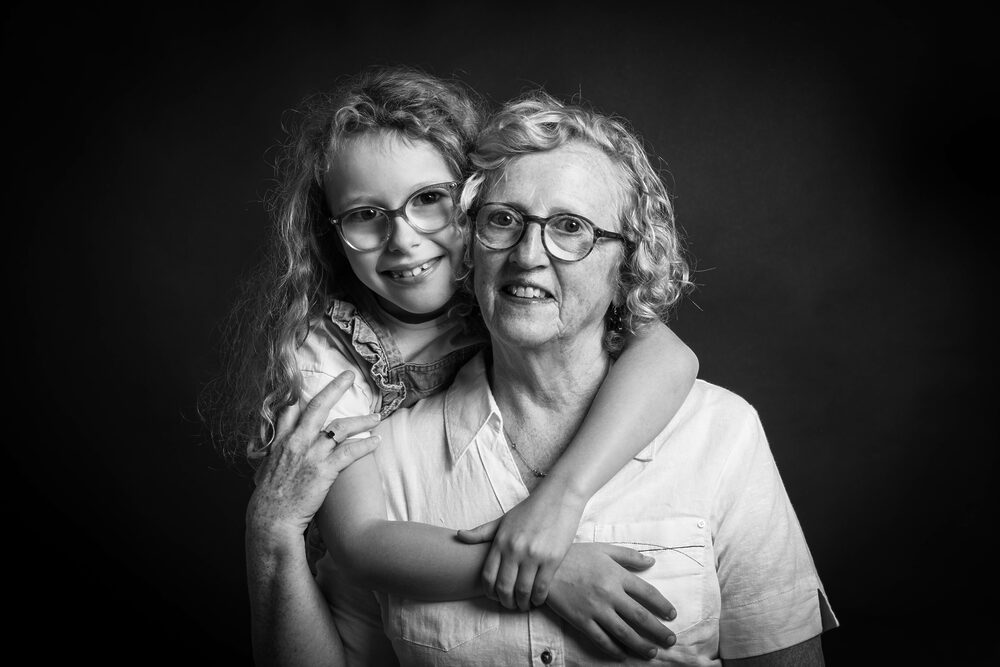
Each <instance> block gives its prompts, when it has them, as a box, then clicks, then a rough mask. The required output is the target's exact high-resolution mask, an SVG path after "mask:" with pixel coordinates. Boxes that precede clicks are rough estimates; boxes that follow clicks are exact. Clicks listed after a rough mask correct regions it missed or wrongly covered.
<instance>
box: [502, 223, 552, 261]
mask: <svg viewBox="0 0 1000 667" xmlns="http://www.w3.org/2000/svg"><path fill="white" fill-rule="evenodd" d="M510 259H511V261H512V262H515V263H517V264H520V265H521V266H522V267H524V268H528V269H530V268H534V267H536V266H545V265H547V264H548V263H549V254H548V253H547V252H545V244H544V243H543V242H542V226H541V225H539V224H538V223H537V222H530V223H528V227H527V229H525V230H524V236H522V237H521V241H520V243H518V244H517V245H516V246H514V251H513V252H512V253H511V254H510Z"/></svg>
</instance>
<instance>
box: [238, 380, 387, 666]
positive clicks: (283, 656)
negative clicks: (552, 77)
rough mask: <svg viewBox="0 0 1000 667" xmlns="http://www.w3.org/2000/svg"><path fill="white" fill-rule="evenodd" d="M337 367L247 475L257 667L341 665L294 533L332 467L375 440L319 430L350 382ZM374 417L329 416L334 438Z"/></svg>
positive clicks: (316, 502) (287, 415) (322, 492)
mask: <svg viewBox="0 0 1000 667" xmlns="http://www.w3.org/2000/svg"><path fill="white" fill-rule="evenodd" d="M352 377H353V375H352V374H350V373H344V374H342V375H340V376H338V377H337V379H335V380H334V381H333V382H330V383H329V384H328V385H327V386H326V387H325V388H324V389H323V390H322V391H320V392H319V393H318V394H317V395H316V396H315V398H313V400H312V401H310V402H309V405H308V406H307V407H306V409H305V410H304V411H303V412H302V414H301V418H300V417H299V408H298V406H291V407H289V408H288V409H286V410H285V411H284V412H283V413H282V414H281V416H280V418H279V420H278V428H277V434H276V437H275V442H274V444H273V445H272V446H271V451H270V453H269V454H268V456H267V458H266V459H265V460H264V462H263V464H262V465H261V467H260V469H259V470H258V472H257V475H256V477H255V481H256V487H255V488H254V492H253V494H252V495H251V496H250V502H249V503H248V505H247V511H246V558H247V586H248V589H249V594H250V616H251V636H252V640H253V651H254V658H255V662H256V663H257V664H258V665H341V664H344V653H343V647H342V645H341V642H340V637H339V635H338V634H337V629H336V626H335V625H334V621H333V618H332V616H331V614H330V610H329V608H328V606H327V604H326V601H325V600H324V598H323V594H322V592H321V591H320V590H319V588H318V587H317V585H316V582H315V581H314V580H313V577H312V574H311V573H310V571H309V565H308V562H307V559H306V550H305V543H304V541H303V539H302V533H303V531H304V530H305V527H306V526H307V525H308V523H309V521H310V520H311V519H312V517H313V515H314V514H315V513H316V510H317V509H318V508H319V506H320V504H321V503H322V502H323V498H324V497H325V496H326V494H327V491H328V490H329V488H330V485H331V484H333V481H334V479H336V477H337V475H338V473H339V472H340V471H341V470H342V469H343V468H345V467H346V466H348V465H350V464H351V463H352V462H353V461H355V460H357V459H358V458H360V457H362V456H365V455H366V454H368V453H370V452H371V451H372V449H373V448H374V446H375V444H376V443H377V439H376V438H363V439H357V440H352V441H350V442H346V443H342V444H340V445H336V446H335V444H334V441H333V440H331V439H329V438H327V437H326V436H325V435H321V433H320V429H322V428H323V426H324V421H325V419H326V416H327V414H328V413H329V411H330V409H331V407H332V406H333V405H334V403H336V401H337V400H338V399H339V398H340V397H341V396H342V395H343V393H344V391H346V389H347V387H348V386H349V385H350V381H351V378H352ZM377 421H378V420H377V416H364V417H353V418H348V419H338V420H335V421H334V423H333V424H332V425H331V427H332V428H333V429H334V430H335V431H336V432H337V433H338V434H342V436H349V435H352V434H355V433H361V432H363V431H367V430H368V429H370V428H371V427H372V426H374V425H375V424H376V423H377Z"/></svg>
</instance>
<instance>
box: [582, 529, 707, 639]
mask: <svg viewBox="0 0 1000 667" xmlns="http://www.w3.org/2000/svg"><path fill="white" fill-rule="evenodd" d="M594 541H595V542H609V543H612V544H617V545H620V546H623V547H628V548H630V549H635V550H636V551H638V552H640V553H643V554H645V555H646V556H651V557H653V558H655V559H656V563H655V564H654V565H653V566H652V567H650V568H649V569H648V570H640V571H638V572H636V574H638V575H639V576H640V577H642V578H643V579H644V580H646V581H648V582H649V583H650V584H652V585H653V586H655V587H656V589H657V590H659V591H660V593H662V594H663V596H664V597H665V598H667V599H668V600H670V602H671V603H672V604H673V605H674V607H675V608H676V610H677V618H675V619H674V620H673V621H669V622H667V623H666V625H667V627H669V628H670V629H671V630H673V631H674V633H675V634H677V635H680V634H681V633H682V632H684V631H685V630H687V629H689V628H691V627H693V626H695V625H697V624H698V623H700V622H701V621H702V620H704V618H705V617H706V615H707V613H708V612H707V610H709V609H710V608H711V605H708V604H706V601H707V599H708V596H709V594H710V589H711V586H712V582H714V581H716V580H717V577H716V574H715V557H714V555H713V551H712V549H711V546H710V544H711V539H710V532H709V528H708V524H707V522H706V521H704V520H703V519H700V518H698V517H674V518H670V519H661V520H657V521H643V522H638V523H624V524H614V525H609V524H597V525H595V526H594ZM678 638H680V637H678Z"/></svg>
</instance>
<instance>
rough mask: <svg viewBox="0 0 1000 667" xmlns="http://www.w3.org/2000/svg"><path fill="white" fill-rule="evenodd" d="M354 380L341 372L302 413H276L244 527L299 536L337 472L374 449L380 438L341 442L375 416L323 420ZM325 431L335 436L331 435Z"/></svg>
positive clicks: (369, 424) (367, 427)
mask: <svg viewBox="0 0 1000 667" xmlns="http://www.w3.org/2000/svg"><path fill="white" fill-rule="evenodd" d="M353 379H354V373H352V372H350V371H345V372H344V373H341V374H340V375H338V376H337V377H336V378H334V379H333V380H332V381H331V382H330V383H329V384H328V385H326V387H324V388H323V389H322V391H320V392H319V393H318V394H316V396H315V397H314V398H313V399H312V400H311V401H310V402H309V405H307V406H306V409H305V411H303V412H302V413H301V415H300V414H299V413H300V411H299V407H298V406H297V405H292V406H290V407H288V408H287V409H286V410H285V411H284V412H282V413H281V415H280V416H279V417H278V428H277V433H276V435H275V439H274V442H273V443H272V444H271V451H270V452H269V453H268V455H267V457H266V458H265V459H264V462H263V463H262V464H261V467H260V468H259V469H258V470H257V473H256V475H255V476H254V481H255V482H256V485H257V486H256V488H255V489H254V492H253V494H252V495H251V496H250V503H249V505H248V507H247V526H248V528H250V529H251V530H252V531H253V532H255V533H261V532H263V533H264V534H268V535H272V536H275V537H279V538H288V537H291V536H295V537H296V538H301V536H302V533H303V532H305V529H306V526H308V525H309V522H310V521H311V520H312V518H313V516H314V515H315V514H316V512H317V511H318V510H319V508H320V505H322V503H323V499H324V498H326V494H327V492H328V491H329V490H330V487H331V486H332V485H333V482H334V480H335V479H337V475H338V474H339V473H340V471H341V470H343V469H344V468H346V467H347V466H349V465H350V464H351V463H353V462H354V461H356V460H357V459H359V458H361V457H362V456H365V455H366V454H369V453H370V452H371V451H372V450H373V449H375V446H376V445H377V444H378V440H379V438H378V436H371V437H368V438H361V439H357V440H349V441H347V442H344V440H345V439H347V438H349V437H350V436H352V435H355V434H357V433H363V432H365V431H368V430H370V429H371V428H373V427H374V426H375V425H376V424H377V423H378V421H379V416H378V415H377V414H376V415H364V416H361V417H346V418H343V419H334V420H333V421H332V422H330V424H328V425H327V427H326V429H324V428H323V420H324V419H326V418H327V415H329V413H330V409H331V408H332V407H333V406H334V405H335V404H336V403H337V401H338V400H340V398H341V397H342V396H343V395H344V393H345V392H346V391H347V389H348V388H349V387H350V385H351V382H353ZM326 431H333V432H334V434H335V437H334V438H332V439H331V438H329V437H328V436H327V434H326Z"/></svg>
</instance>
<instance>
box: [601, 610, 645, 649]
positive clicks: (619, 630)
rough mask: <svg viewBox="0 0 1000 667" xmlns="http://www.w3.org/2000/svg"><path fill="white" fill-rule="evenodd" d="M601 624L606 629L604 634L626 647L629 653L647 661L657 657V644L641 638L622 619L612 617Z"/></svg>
mask: <svg viewBox="0 0 1000 667" xmlns="http://www.w3.org/2000/svg"><path fill="white" fill-rule="evenodd" d="M600 623H601V626H602V627H603V628H604V632H606V633H607V635H608V636H609V637H611V638H612V639H613V640H614V641H615V643H616V644H618V645H619V646H624V647H625V648H627V649H628V650H629V651H632V652H633V653H634V654H636V655H638V656H640V657H642V658H645V659H646V660H649V659H651V658H654V657H656V653H657V650H656V644H654V643H653V642H651V641H649V640H648V639H646V638H645V637H641V636H639V633H637V632H636V631H635V630H633V629H632V628H631V627H630V626H629V624H628V623H626V622H625V621H623V620H622V619H621V617H619V616H617V615H612V616H611V617H609V618H606V619H603V620H601V621H600Z"/></svg>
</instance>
